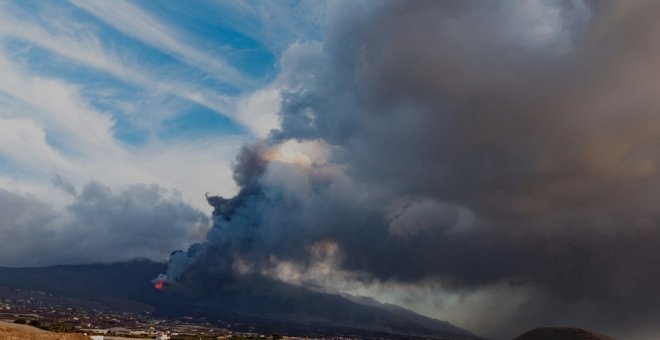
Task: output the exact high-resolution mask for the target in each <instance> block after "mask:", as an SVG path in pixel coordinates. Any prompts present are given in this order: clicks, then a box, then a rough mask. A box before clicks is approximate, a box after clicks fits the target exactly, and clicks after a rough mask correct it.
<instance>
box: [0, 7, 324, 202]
mask: <svg viewBox="0 0 660 340" xmlns="http://www.w3.org/2000/svg"><path fill="white" fill-rule="evenodd" d="M319 6H320V4H319V3H317V4H305V3H299V2H297V1H276V2H260V1H223V2H216V1H197V2H195V3H194V5H191V4H190V3H187V2H169V1H168V2H151V1H132V2H129V1H111V2H109V1H52V2H44V1H5V2H2V3H0V72H1V73H2V74H3V77H2V78H3V79H2V80H0V83H1V85H0V120H2V123H1V124H0V129H1V130H2V137H0V144H1V145H0V188H3V189H5V190H9V191H11V192H17V193H23V194H37V193H38V194H39V195H45V196H46V197H49V198H50V200H51V201H57V202H60V201H61V202H66V201H67V197H66V196H62V193H61V190H59V189H58V188H57V187H54V186H53V185H52V183H51V182H52V178H54V177H55V176H60V177H61V178H63V179H65V180H66V181H68V182H70V183H71V184H72V185H74V186H75V187H81V186H82V185H84V184H85V183H87V182H89V181H91V180H96V181H100V182H102V183H106V184H107V185H110V186H111V187H121V186H122V185H127V184H131V183H144V182H147V183H155V184H158V185H161V186H163V187H166V188H172V189H176V190H178V191H181V192H182V193H183V197H184V199H185V200H187V201H189V202H191V204H193V205H194V206H196V207H198V208H200V209H206V206H205V202H204V198H203V193H204V192H205V191H211V192H216V193H220V194H230V193H232V192H233V191H234V190H235V187H234V184H233V182H232V180H231V173H230V164H231V161H232V159H233V156H234V155H235V153H236V150H237V148H238V147H240V145H241V144H242V143H244V142H245V141H250V140H255V139H258V138H263V137H265V136H266V134H267V133H268V131H269V130H270V129H271V128H273V127H276V125H277V118H276V116H275V113H276V112H277V110H278V109H279V101H280V99H279V95H278V93H277V91H276V90H275V86H276V85H274V84H276V83H277V77H278V74H279V72H280V66H279V59H280V56H281V55H282V53H283V52H284V51H285V50H286V49H287V48H288V47H289V46H290V45H291V44H293V43H299V42H307V41H315V40H318V39H320V37H321V35H320V30H319V28H318V24H317V22H318V17H319V15H318V13H319V12H320V11H319V10H318V7H319ZM26 155H30V156H26ZM61 204H65V203H61Z"/></svg>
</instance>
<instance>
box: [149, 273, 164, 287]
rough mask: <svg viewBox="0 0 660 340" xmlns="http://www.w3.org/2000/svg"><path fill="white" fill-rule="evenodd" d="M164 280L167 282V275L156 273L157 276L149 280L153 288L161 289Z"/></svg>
mask: <svg viewBox="0 0 660 340" xmlns="http://www.w3.org/2000/svg"><path fill="white" fill-rule="evenodd" d="M165 282H167V275H165V274H158V277H156V278H155V279H153V280H151V283H153V284H154V288H156V289H163V287H165Z"/></svg>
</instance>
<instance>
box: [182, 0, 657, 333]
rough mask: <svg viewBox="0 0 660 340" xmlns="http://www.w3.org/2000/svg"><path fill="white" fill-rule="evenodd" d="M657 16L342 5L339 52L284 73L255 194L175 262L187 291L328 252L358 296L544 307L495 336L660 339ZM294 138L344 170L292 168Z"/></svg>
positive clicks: (244, 182) (335, 21)
mask: <svg viewBox="0 0 660 340" xmlns="http://www.w3.org/2000/svg"><path fill="white" fill-rule="evenodd" d="M658 15H660V3H657V2H653V1H650V2H634V3H632V2H625V3H624V2H616V3H609V2H581V1H572V2H570V1H501V2H482V1H478V2H473V1H428V2H427V1H402V2H398V1H394V2H377V3H376V4H373V3H363V2H355V1H350V2H343V3H337V2H333V3H332V4H331V8H328V11H327V23H326V25H325V26H324V37H325V40H324V42H323V43H299V44H296V45H293V46H292V47H291V48H290V49H289V50H288V51H287V52H286V53H285V54H284V55H283V57H282V76H281V77H280V78H281V79H279V80H278V81H279V82H280V83H281V84H283V85H282V94H283V98H284V103H283V107H282V110H281V112H280V118H281V129H279V130H277V131H273V133H272V134H271V138H270V140H269V141H267V142H264V143H261V144H255V145H250V146H246V147H245V148H244V149H243V151H242V152H241V154H240V155H239V156H238V159H237V162H236V166H235V179H236V182H237V183H238V184H239V185H240V186H241V191H240V192H239V193H238V195H237V196H235V197H233V198H229V199H226V198H221V197H209V203H210V204H211V205H212V206H213V207H214V208H215V210H214V213H213V217H214V223H215V227H214V228H213V229H212V230H211V232H210V233H209V235H208V242H207V243H206V244H203V245H196V246H194V248H193V249H192V251H191V252H189V253H183V252H178V253H175V254H174V255H173V257H172V260H171V267H170V273H169V274H170V280H176V279H177V278H178V277H181V276H182V275H184V274H185V273H186V272H187V271H188V270H190V268H194V267H195V266H201V265H204V266H215V267H214V270H216V271H226V272H227V273H235V274H236V275H238V273H242V272H245V271H251V272H269V271H270V270H273V268H274V267H275V266H277V264H278V263H279V264H281V263H293V264H295V265H296V266H297V267H296V268H299V269H300V268H302V270H304V268H310V267H311V266H313V265H314V262H315V261H317V260H318V258H319V256H317V255H318V252H319V249H322V251H321V252H323V253H324V254H325V255H324V256H326V257H328V256H329V257H332V259H333V261H334V262H333V263H334V264H335V265H336V269H337V270H339V271H342V272H343V273H351V275H353V276H352V278H353V279H356V280H363V281H366V282H394V283H397V282H398V283H401V284H413V285H414V284H419V285H420V286H421V285H427V284H430V283H433V284H439V285H442V287H444V289H447V290H451V291H456V292H457V293H463V294H470V293H474V292H479V291H480V290H481V289H485V288H486V287H492V286H494V285H498V284H503V283H505V284H507V285H511V286H512V287H513V289H514V290H515V289H520V290H525V291H527V292H533V295H532V296H531V298H529V299H528V300H526V301H525V302H524V303H521V304H520V305H518V306H517V307H516V308H515V309H513V311H512V312H511V313H510V315H508V319H507V320H508V321H509V322H507V323H505V324H500V325H497V326H494V327H490V328H488V329H485V328H484V329H483V330H485V331H487V332H489V333H488V334H484V335H491V336H509V335H513V334H514V333H516V332H518V331H520V330H522V329H524V328H528V327H531V326H538V325H542V324H570V325H578V326H583V327H593V328H596V329H601V330H602V331H604V332H611V333H612V334H614V335H620V336H623V337H624V338H632V337H633V335H632V333H633V332H637V333H636V335H635V336H638V337H640V338H641V337H642V335H641V334H642V333H643V332H653V331H658V329H657V328H655V329H654V328H653V327H655V326H654V322H655V320H657V317H658V316H660V294H657V290H658V287H660V270H659V268H660V207H659V206H658V201H659V200H660V172H659V166H660V113H659V112H660V96H659V95H658V93H660V86H659V85H658V79H660V39H658V37H660V21H658V20H657V18H658V17H659V16H658ZM292 141H297V143H303V144H304V143H305V142H308V143H309V142H311V141H313V142H314V143H318V144H319V145H321V146H323V148H325V150H326V151H328V152H329V153H330V156H329V159H327V160H324V161H310V162H299V161H287V160H286V159H284V160H283V159H282V157H278V156H277V155H274V154H276V153H277V152H278V151H277V150H278V148H279V147H280V145H281V143H293V142H292ZM314 254H317V255H314ZM501 299H502V302H501V303H502V304H503V305H504V304H507V303H508V302H509V301H508V300H509V297H508V296H502V297H501ZM473 314H474V316H473V319H475V320H482V321H483V322H484V323H486V322H487V320H488V319H489V318H490V317H492V315H487V314H483V313H481V312H480V311H479V310H474V312H473Z"/></svg>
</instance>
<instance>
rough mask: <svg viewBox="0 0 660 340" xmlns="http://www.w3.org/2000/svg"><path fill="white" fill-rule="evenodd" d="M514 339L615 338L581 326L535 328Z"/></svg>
mask: <svg viewBox="0 0 660 340" xmlns="http://www.w3.org/2000/svg"><path fill="white" fill-rule="evenodd" d="M513 340H614V339H613V338H610V337H608V336H605V335H602V334H598V333H594V332H590V331H585V330H584V329H581V328H559V327H544V328H536V329H533V330H531V331H529V332H527V333H525V334H523V335H521V336H518V337H517V338H515V339H513Z"/></svg>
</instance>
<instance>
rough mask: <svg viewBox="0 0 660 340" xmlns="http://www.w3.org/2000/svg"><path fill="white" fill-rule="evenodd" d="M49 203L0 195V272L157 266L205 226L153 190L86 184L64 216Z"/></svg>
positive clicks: (197, 215)
mask: <svg viewBox="0 0 660 340" xmlns="http://www.w3.org/2000/svg"><path fill="white" fill-rule="evenodd" d="M61 182H62V183H67V182H65V181H64V180H61ZM66 187H67V188H69V189H71V191H72V192H75V188H74V187H73V186H66ZM51 203H52V202H46V201H44V200H43V199H42V198H40V197H36V196H32V195H19V194H14V193H10V192H8V191H4V190H0V235H2V236H1V237H0V266H14V267H16V266H37V265H50V264H63V263H67V264H77V263H91V262H110V261H122V260H131V259H134V258H138V257H140V258H149V259H153V260H159V261H160V260H162V259H164V258H165V257H166V256H167V255H168V254H169V253H170V251H171V249H173V248H176V247H181V246H185V245H186V244H190V243H192V242H195V241H197V240H199V239H200V238H201V237H200V235H202V234H203V233H204V232H205V231H206V230H208V226H209V221H208V218H207V217H205V216H204V214H203V213H202V212H200V211H198V210H196V209H194V208H192V207H190V206H189V205H187V204H186V203H185V202H183V201H182V200H181V198H180V197H178V196H177V194H176V193H173V192H171V191H168V190H165V189H163V188H161V187H158V186H156V185H137V184H136V185H130V186H127V187H125V188H123V189H121V190H118V191H113V190H111V189H110V188H108V187H106V186H104V185H103V184H101V183H98V182H90V183H89V184H87V185H85V186H84V187H83V188H82V190H81V192H80V193H79V194H78V195H77V196H76V197H75V199H74V201H73V202H72V203H71V204H69V205H67V206H66V209H65V211H62V210H60V209H57V208H55V207H54V206H53V205H52V204H51Z"/></svg>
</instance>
